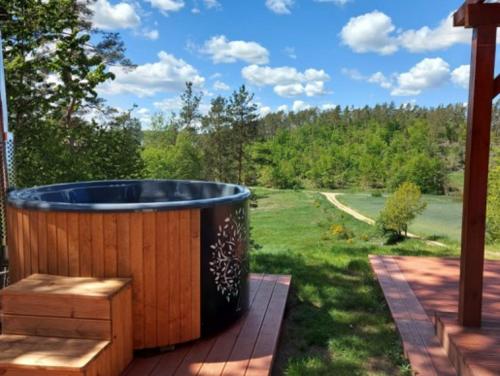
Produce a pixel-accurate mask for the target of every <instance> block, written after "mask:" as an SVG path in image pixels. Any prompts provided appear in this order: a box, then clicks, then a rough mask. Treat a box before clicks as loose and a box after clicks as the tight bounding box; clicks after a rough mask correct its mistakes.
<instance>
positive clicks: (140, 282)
mask: <svg viewBox="0 0 500 376" xmlns="http://www.w3.org/2000/svg"><path fill="white" fill-rule="evenodd" d="M8 219H9V222H8V234H9V249H10V257H11V263H12V266H11V270H12V272H11V273H12V275H11V277H12V280H13V281H18V280H19V279H21V278H23V277H26V276H29V275H30V274H33V273H35V272H42V273H47V274H58V275H70V276H94V277H132V280H133V288H132V290H133V317H134V320H133V321H134V348H136V349H141V348H146V347H161V346H168V345H171V344H177V343H181V342H187V341H190V340H193V339H196V338H199V337H200V323H201V322H200V320H201V313H200V303H201V302H200V299H201V292H200V288H201V286H200V272H201V271H200V257H201V255H200V211H199V210H198V209H189V210H180V211H165V212H148V213H145V212H135V213H105V214H103V213H76V212H74V213H69V212H46V211H40V212H37V211H31V210H24V209H17V208H14V207H9V209H8Z"/></svg>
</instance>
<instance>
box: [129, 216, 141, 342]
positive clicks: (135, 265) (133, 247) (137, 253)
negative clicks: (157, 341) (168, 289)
mask: <svg viewBox="0 0 500 376" xmlns="http://www.w3.org/2000/svg"><path fill="white" fill-rule="evenodd" d="M142 229H143V221H142V213H131V214H130V265H131V270H132V285H133V297H132V298H133V302H134V348H143V347H144V270H143V259H144V257H143V253H142V251H143V233H142Z"/></svg>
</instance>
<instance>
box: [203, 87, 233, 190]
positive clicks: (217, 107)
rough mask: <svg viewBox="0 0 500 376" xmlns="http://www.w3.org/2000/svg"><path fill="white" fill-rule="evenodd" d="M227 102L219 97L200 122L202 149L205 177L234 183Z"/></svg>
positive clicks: (213, 101)
mask: <svg viewBox="0 0 500 376" xmlns="http://www.w3.org/2000/svg"><path fill="white" fill-rule="evenodd" d="M227 106H228V103H227V100H226V99H225V98H223V97H221V96H218V97H216V98H214V99H213V100H212V102H211V107H210V111H209V113H208V114H207V116H205V117H204V118H203V120H202V132H203V134H202V135H201V137H202V149H203V154H204V164H205V167H204V170H205V177H206V178H207V179H210V180H217V181H226V182H230V181H235V180H236V171H235V169H234V168H233V167H234V162H233V155H232V145H231V123H230V119H229V115H228V108H227Z"/></svg>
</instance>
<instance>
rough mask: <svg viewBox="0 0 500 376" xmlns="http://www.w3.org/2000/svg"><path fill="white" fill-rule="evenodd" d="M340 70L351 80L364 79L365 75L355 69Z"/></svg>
mask: <svg viewBox="0 0 500 376" xmlns="http://www.w3.org/2000/svg"><path fill="white" fill-rule="evenodd" d="M341 72H342V74H343V75H345V76H347V77H349V78H352V79H353V80H356V81H361V80H364V79H365V76H363V75H362V74H361V73H360V72H359V71H358V70H357V69H353V68H342V70H341Z"/></svg>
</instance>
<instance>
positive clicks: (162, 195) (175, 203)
mask: <svg viewBox="0 0 500 376" xmlns="http://www.w3.org/2000/svg"><path fill="white" fill-rule="evenodd" d="M249 196H250V191H249V190H248V188H246V187H244V186H241V185H236V184H225V183H216V182H207V181H196V180H104V181H90V182H77V183H63V184H53V185H45V186H39V187H33V188H26V189H19V190H13V191H11V192H9V195H8V203H9V204H10V205H13V206H15V207H18V208H25V209H37V210H48V211H50V210H53V211H83V212H92V211H97V212H99V211H110V212H119V211H160V210H175V209H185V208H203V207H210V206H215V205H220V204H230V203H237V202H242V201H244V200H246V199H247V198H248V197H249Z"/></svg>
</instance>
